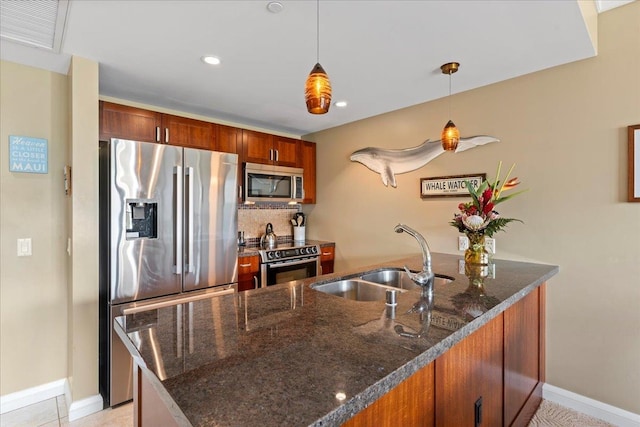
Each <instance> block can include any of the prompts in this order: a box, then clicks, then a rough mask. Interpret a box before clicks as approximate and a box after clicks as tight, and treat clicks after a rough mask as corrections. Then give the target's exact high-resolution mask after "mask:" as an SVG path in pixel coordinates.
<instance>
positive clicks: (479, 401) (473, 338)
mask: <svg viewBox="0 0 640 427" xmlns="http://www.w3.org/2000/svg"><path fill="white" fill-rule="evenodd" d="M502 328H503V317H502V315H499V316H498V317H496V318H494V319H493V320H491V321H490V322H489V323H487V324H486V325H484V326H482V327H481V328H480V329H478V330H477V331H475V332H474V333H472V334H471V335H469V336H468V337H466V338H465V339H463V340H462V341H460V342H459V343H458V344H456V345H454V346H453V347H451V348H450V349H449V350H448V351H447V352H446V353H444V354H443V355H442V356H440V357H439V358H438V359H436V361H435V365H436V369H435V383H436V426H437V427H448V426H478V425H480V426H486V427H492V426H501V425H502ZM478 406H480V407H479V408H478ZM478 421H480V422H478Z"/></svg>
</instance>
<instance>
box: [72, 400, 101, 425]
mask: <svg viewBox="0 0 640 427" xmlns="http://www.w3.org/2000/svg"><path fill="white" fill-rule="evenodd" d="M102 406H103V402H102V396H100V395H99V394H96V395H95V396H91V397H87V398H86V399H82V400H78V401H75V402H72V403H71V405H69V408H68V410H69V421H75V420H77V419H80V418H83V417H86V416H87V415H91V414H95V413H96V412H100V411H102Z"/></svg>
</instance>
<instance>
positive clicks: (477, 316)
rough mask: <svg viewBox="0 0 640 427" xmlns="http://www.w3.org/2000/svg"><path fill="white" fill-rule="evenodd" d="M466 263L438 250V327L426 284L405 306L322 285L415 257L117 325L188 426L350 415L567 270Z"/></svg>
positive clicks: (296, 422) (325, 421)
mask: <svg viewBox="0 0 640 427" xmlns="http://www.w3.org/2000/svg"><path fill="white" fill-rule="evenodd" d="M461 261H462V258H461V257H460V256H455V255H446V254H433V270H434V271H435V272H436V274H437V275H443V276H448V277H449V278H452V279H453V281H452V282H450V283H447V284H441V283H438V284H436V285H435V289H434V293H433V309H432V310H431V316H430V325H429V326H428V328H426V329H425V325H426V324H427V323H426V321H425V319H426V318H427V317H426V316H425V315H424V314H423V315H422V318H421V316H420V314H417V313H407V311H408V310H409V309H410V308H411V307H412V306H413V304H414V303H415V302H416V301H418V300H420V298H421V290H420V289H415V290H410V291H407V292H403V293H401V294H399V295H398V298H397V300H398V305H397V307H395V309H394V308H392V307H390V306H386V305H385V303H384V301H380V302H377V301H374V302H359V301H350V300H346V299H343V298H340V297H336V296H333V295H328V294H324V293H321V292H318V291H315V290H313V289H311V287H310V285H311V284H313V283H320V282H327V281H333V280H335V279H336V278H343V277H353V276H354V274H356V273H357V272H362V271H370V270H375V269H379V268H381V267H401V266H403V265H404V264H407V265H408V266H409V268H411V269H414V270H419V269H420V267H421V264H422V260H421V258H420V257H412V258H407V259H402V260H396V261H392V262H386V263H381V264H376V265H373V266H370V267H368V268H359V269H357V271H355V270H353V271H347V272H341V273H334V274H330V275H326V276H320V277H315V278H310V279H305V280H300V281H296V282H289V283H283V284H279V285H275V286H270V287H268V288H263V289H256V290H251V291H246V292H242V293H238V294H231V295H225V296H220V297H213V298H208V299H202V300H199V301H194V302H190V303H187V304H180V305H175V306H170V307H165V308H160V309H157V310H152V311H148V312H142V313H137V314H134V315H129V316H123V317H119V318H117V319H116V331H117V332H118V334H119V335H120V337H121V338H123V339H124V341H125V345H127V348H129V351H130V352H131V353H132V355H133V356H134V358H135V360H136V361H137V363H138V364H140V365H141V366H143V369H147V370H148V372H149V373H150V375H151V377H152V378H153V379H154V383H155V386H156V389H158V390H159V393H160V394H161V395H162V396H164V397H163V398H164V399H165V403H167V406H169V407H170V408H172V411H173V412H174V414H175V415H176V417H177V418H178V419H182V422H183V423H184V424H186V425H188V424H191V425H193V426H243V427H245V426H283V425H287V426H307V425H312V426H329V425H330V426H334V425H339V424H340V423H342V422H344V421H346V420H348V419H349V418H351V417H352V416H353V415H355V414H356V413H357V412H359V411H360V410H362V409H363V408H365V407H366V406H368V405H369V404H371V403H372V402H374V401H375V400H376V399H378V398H379V397H380V396H382V395H384V394H385V393H387V392H388V391H389V390H391V389H392V388H394V387H395V386H396V385H398V384H399V383H400V382H402V381H403V380H404V379H406V378H408V377H409V376H410V375H411V374H413V373H414V372H416V371H417V370H419V369H420V368H422V367H424V366H426V365H427V364H429V363H430V362H432V361H433V360H435V359H436V358H437V357H438V356H440V355H441V354H443V353H444V352H446V351H447V350H448V349H449V348H451V347H452V346H453V345H454V344H456V343H457V342H459V341H461V340H462V339H463V338H464V337H466V336H467V335H469V334H471V333H472V332H473V331H475V330H477V329H478V328H480V327H481V326H482V325H484V324H485V323H487V322H488V321H489V320H491V319H493V318H494V317H496V316H497V315H499V314H500V313H501V312H502V311H504V310H505V309H506V308H508V307H509V306H511V305H512V304H514V303H515V302H517V301H518V300H520V299H521V298H522V297H524V296H525V295H526V294H528V293H529V292H531V291H532V290H533V289H535V288H536V287H537V286H539V285H540V284H542V283H543V282H545V281H546V280H547V279H549V278H550V277H552V276H553V275H555V274H556V273H557V272H558V270H559V269H558V267H557V266H553V265H541V264H532V263H524V262H515V261H504V260H494V261H492V262H493V263H494V264H493V266H492V269H491V270H492V271H493V272H491V271H490V272H489V276H488V277H486V278H484V279H480V281H483V282H484V287H483V288H482V289H481V288H479V286H478V278H477V276H476V278H475V279H472V278H469V277H467V276H466V275H465V274H464V265H463V266H462V273H461V272H460V268H461V266H460V263H461ZM467 273H468V274H469V273H470V272H469V270H467ZM482 273H483V275H484V274H486V273H487V272H486V271H483V272H482ZM472 282H475V283H472ZM398 326H401V327H402V330H403V331H405V332H409V333H420V337H419V338H408V337H405V336H400V335H399V334H398V333H397V329H398V328H397V327H398ZM183 417H184V418H183ZM185 418H186V420H188V421H186V420H185Z"/></svg>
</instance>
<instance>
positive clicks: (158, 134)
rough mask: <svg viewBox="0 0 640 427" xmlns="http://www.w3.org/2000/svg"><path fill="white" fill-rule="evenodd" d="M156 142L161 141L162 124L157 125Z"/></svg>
mask: <svg viewBox="0 0 640 427" xmlns="http://www.w3.org/2000/svg"><path fill="white" fill-rule="evenodd" d="M156 142H160V126H156Z"/></svg>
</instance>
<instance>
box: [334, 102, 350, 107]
mask: <svg viewBox="0 0 640 427" xmlns="http://www.w3.org/2000/svg"><path fill="white" fill-rule="evenodd" d="M333 105H335V106H336V107H338V108H344V107H346V106H347V101H336V102H335V104H333Z"/></svg>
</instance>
